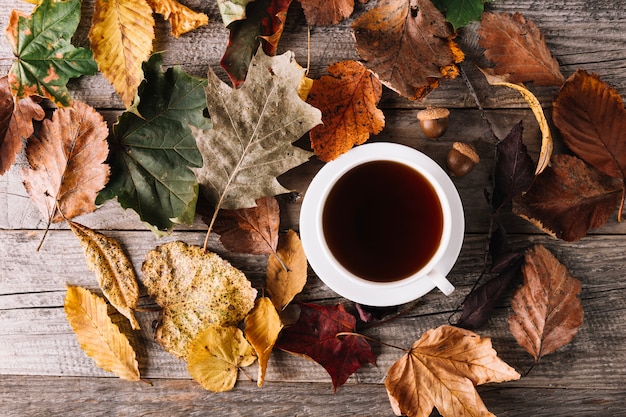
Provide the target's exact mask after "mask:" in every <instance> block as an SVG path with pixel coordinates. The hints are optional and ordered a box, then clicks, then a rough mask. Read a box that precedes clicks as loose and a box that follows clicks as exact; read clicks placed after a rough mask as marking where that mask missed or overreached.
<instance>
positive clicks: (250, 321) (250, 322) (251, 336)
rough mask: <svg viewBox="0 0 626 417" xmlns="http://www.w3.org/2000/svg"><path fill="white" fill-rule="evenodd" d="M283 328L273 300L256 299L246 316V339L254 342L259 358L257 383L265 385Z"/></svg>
mask: <svg viewBox="0 0 626 417" xmlns="http://www.w3.org/2000/svg"><path fill="white" fill-rule="evenodd" d="M282 329H283V324H282V323H281V321H280V317H279V315H278V312H277V311H276V307H274V304H272V300H270V299H269V298H267V297H262V298H259V299H257V300H256V302H255V304H254V309H253V310H252V311H251V312H250V314H248V316H246V339H248V341H249V342H250V344H252V346H253V347H254V350H255V351H256V354H257V356H258V358H259V376H258V379H257V385H258V386H259V387H262V386H263V382H264V381H265V371H266V369H267V362H268V361H269V359H270V354H271V353H272V349H274V344H275V343H276V340H277V339H278V334H279V333H280V331H281V330H282Z"/></svg>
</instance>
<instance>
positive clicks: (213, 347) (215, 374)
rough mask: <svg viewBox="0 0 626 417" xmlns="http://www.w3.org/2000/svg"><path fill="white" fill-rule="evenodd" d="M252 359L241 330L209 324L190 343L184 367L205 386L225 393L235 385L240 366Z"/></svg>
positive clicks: (248, 363)
mask: <svg viewBox="0 0 626 417" xmlns="http://www.w3.org/2000/svg"><path fill="white" fill-rule="evenodd" d="M255 359H256V357H255V356H254V350H253V349H252V346H250V344H249V343H248V341H247V340H246V339H245V337H243V333H242V332H241V330H239V329H238V328H236V327H222V326H219V325H215V324H212V325H209V326H208V327H207V328H206V329H205V330H204V331H202V333H200V334H199V335H198V336H197V337H196V338H195V339H194V340H193V342H192V343H191V345H190V347H189V355H188V356H187V370H188V371H189V375H191V377H192V378H193V379H194V380H196V381H197V382H198V383H200V385H202V387H204V388H205V389H207V390H209V391H213V392H224V391H229V390H231V389H233V387H234V386H235V383H236V382H237V374H238V372H239V368H243V367H246V366H250V365H252V363H253V362H254V360H255Z"/></svg>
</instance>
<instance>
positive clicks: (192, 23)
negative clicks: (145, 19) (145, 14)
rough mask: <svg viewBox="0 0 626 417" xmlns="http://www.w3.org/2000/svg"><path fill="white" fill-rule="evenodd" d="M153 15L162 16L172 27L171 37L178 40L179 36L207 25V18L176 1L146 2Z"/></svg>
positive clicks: (157, 0)
mask: <svg viewBox="0 0 626 417" xmlns="http://www.w3.org/2000/svg"><path fill="white" fill-rule="evenodd" d="M147 1H148V4H149V5H150V7H151V8H152V10H154V12H155V13H158V14H160V15H161V16H163V18H164V19H165V20H168V19H169V21H170V24H171V25H172V31H171V32H172V35H173V36H174V37H175V38H178V37H179V36H180V35H182V34H184V33H187V32H191V31H192V30H194V29H197V28H199V27H200V26H204V25H207V24H209V16H207V15H206V14H204V13H198V12H195V11H193V10H191V9H190V8H189V7H187V6H185V5H183V4H180V3H179V2H177V1H176V0H147Z"/></svg>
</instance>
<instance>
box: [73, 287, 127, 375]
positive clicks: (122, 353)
mask: <svg viewBox="0 0 626 417" xmlns="http://www.w3.org/2000/svg"><path fill="white" fill-rule="evenodd" d="M64 309H65V314H66V315H67V321H68V322H69V323H70V325H71V326H72V329H73V330H74V333H75V334H76V338H77V339H78V342H79V343H80V347H81V348H82V349H83V350H84V351H85V353H86V354H87V356H89V357H91V358H92V359H93V360H94V361H95V362H96V365H98V366H99V367H100V368H102V369H104V370H105V371H108V372H113V373H114V374H115V375H117V376H118V377H120V378H122V379H126V380H129V381H139V365H138V364H137V359H136V355H135V351H134V350H133V348H132V347H131V345H130V343H129V342H128V339H127V338H126V336H125V335H124V334H123V333H121V332H120V330H119V328H118V327H117V326H116V325H115V324H114V323H113V322H112V321H111V318H110V317H109V316H108V314H107V304H106V302H105V301H104V300H103V299H102V298H100V297H98V296H97V295H95V294H92V293H91V292H90V291H89V290H86V289H84V288H80V287H68V288H67V294H66V295H65V304H64Z"/></svg>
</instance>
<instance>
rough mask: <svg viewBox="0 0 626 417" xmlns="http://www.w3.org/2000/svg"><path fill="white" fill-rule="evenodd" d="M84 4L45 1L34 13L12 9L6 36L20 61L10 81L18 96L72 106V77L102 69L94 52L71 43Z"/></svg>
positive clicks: (67, 0)
mask: <svg viewBox="0 0 626 417" xmlns="http://www.w3.org/2000/svg"><path fill="white" fill-rule="evenodd" d="M80 5H81V2H80V0H57V1H55V0H43V1H42V2H41V3H40V4H39V5H38V6H37V7H36V8H35V9H34V10H33V13H32V14H31V15H30V16H27V15H25V14H24V13H22V12H20V11H17V10H13V11H12V12H11V17H10V20H9V25H8V26H7V29H6V36H7V39H8V40H9V43H10V44H11V46H12V47H13V54H14V55H15V57H16V60H15V62H14V63H13V66H12V68H11V72H10V73H9V84H10V86H11V91H12V93H13V95H15V96H16V97H17V98H22V97H27V96H31V95H39V96H42V97H47V98H49V99H50V100H52V101H54V103H55V104H57V105H58V106H63V107H65V106H69V105H71V103H72V98H71V96H70V93H69V91H67V87H66V84H67V82H68V81H69V79H70V78H75V77H80V76H81V75H92V74H95V73H96V71H98V66H97V64H96V62H95V61H94V60H93V58H92V53H91V51H90V50H88V49H85V48H76V47H74V45H72V44H71V42H70V40H71V38H72V35H73V34H74V32H75V31H76V28H77V27H78V23H79V21H80Z"/></svg>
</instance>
